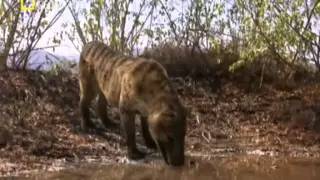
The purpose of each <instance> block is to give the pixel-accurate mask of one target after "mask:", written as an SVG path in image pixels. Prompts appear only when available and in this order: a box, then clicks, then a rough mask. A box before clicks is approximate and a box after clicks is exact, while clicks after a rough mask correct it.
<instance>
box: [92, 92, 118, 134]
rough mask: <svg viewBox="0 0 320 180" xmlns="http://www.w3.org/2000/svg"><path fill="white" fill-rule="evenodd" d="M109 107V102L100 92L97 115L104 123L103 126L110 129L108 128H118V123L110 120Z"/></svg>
mask: <svg viewBox="0 0 320 180" xmlns="http://www.w3.org/2000/svg"><path fill="white" fill-rule="evenodd" d="M107 107H108V101H107V99H106V98H105V96H104V95H103V93H102V92H101V91H100V92H99V94H98V102H97V113H98V116H99V118H100V120H101V122H102V124H103V125H104V126H105V127H106V128H108V127H115V126H117V123H115V122H114V121H112V120H110V119H109V117H108V113H107Z"/></svg>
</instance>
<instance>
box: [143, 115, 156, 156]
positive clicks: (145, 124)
mask: <svg viewBox="0 0 320 180" xmlns="http://www.w3.org/2000/svg"><path fill="white" fill-rule="evenodd" d="M140 123H141V129H142V136H143V139H144V142H145V144H146V146H147V147H148V148H150V149H154V150H156V149H157V145H156V143H155V142H154V140H153V139H152V137H151V134H150V131H149V125H148V118H147V117H145V116H142V115H140Z"/></svg>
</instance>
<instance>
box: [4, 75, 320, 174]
mask: <svg viewBox="0 0 320 180" xmlns="http://www.w3.org/2000/svg"><path fill="white" fill-rule="evenodd" d="M173 81H174V84H175V86H176V88H177V91H178V93H179V95H180V97H181V99H182V100H183V102H184V103H185V105H186V107H188V108H189V109H190V116H189V117H188V133H187V137H186V150H187V151H186V153H187V155H188V156H192V157H197V156H201V157H202V158H204V159H210V158H212V157H213V156H225V155H243V154H256V155H271V156H282V155H284V156H308V157H319V152H320V133H319V132H320V109H319V107H320V106H319V102H320V85H319V83H308V84H304V85H299V86H296V87H294V88H291V89H285V88H278V87H276V86H275V85H272V84H262V86H261V88H258V87H256V88H250V89H248V88H244V87H243V86H240V85H239V84H237V83H235V82H232V81H229V80H221V82H220V84H221V85H220V86H219V87H218V88H217V87H216V84H215V82H214V81H213V80H212V79H210V78H207V79H202V80H194V79H191V78H175V79H173ZM78 91H79V87H78V81H77V75H73V74H70V73H60V74H59V75H53V74H52V73H49V72H39V71H13V70H10V71H9V72H4V73H2V74H0V176H5V175H15V174H21V173H27V172H37V171H38V170H50V171H54V170H59V169H61V168H65V167H68V166H69V165H72V164H74V163H79V162H83V161H85V162H91V161H95V162H118V163H121V162H126V158H124V157H125V151H124V139H123V133H122V129H120V128H114V129H105V130H103V131H99V132H97V133H95V134H85V133H83V132H81V130H80V128H79V125H80V117H79V111H78V101H79V95H78ZM109 114H110V117H111V118H112V119H113V120H115V121H116V122H118V123H119V115H118V113H117V110H116V109H109ZM97 123H99V122H97ZM137 127H138V128H139V123H138V121H137ZM139 132H140V131H139V130H138V133H139ZM139 137H140V138H139V139H138V142H139V144H140V145H141V146H139V147H140V148H142V149H144V150H145V151H148V150H147V149H146V148H145V147H144V144H143V142H142V140H141V136H140V134H139ZM150 153H151V154H150V156H149V157H148V158H146V160H144V161H143V162H144V163H145V164H148V163H149V164H157V163H162V162H161V161H160V160H159V159H160V156H159V155H158V154H156V153H152V152H150Z"/></svg>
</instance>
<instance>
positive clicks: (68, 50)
mask: <svg viewBox="0 0 320 180" xmlns="http://www.w3.org/2000/svg"><path fill="white" fill-rule="evenodd" d="M205 1H208V0H205ZM209 1H210V0H209ZM219 1H221V0H219ZM56 2H57V3H55V6H56V7H54V8H53V9H55V10H53V12H51V14H50V15H49V16H48V17H47V18H48V19H52V18H53V16H54V14H56V13H57V11H58V10H59V9H60V8H61V7H59V5H58V3H62V4H65V1H64V0H57V1H56ZM141 2H142V0H134V1H133V4H132V5H131V10H133V11H135V12H138V11H139V8H140V3H141ZM168 2H169V3H170V4H172V5H174V7H175V8H177V9H179V10H180V12H181V9H182V4H181V3H180V2H181V1H174V0H169V1H168ZM78 5H80V6H82V7H89V4H88V3H83V2H81V1H79V4H78ZM184 5H185V6H186V4H184ZM146 12H148V10H147V11H146ZM170 15H171V16H172V19H175V18H177V17H178V11H174V12H172V13H171V14H170ZM145 17H146V16H142V19H144V18H145ZM79 18H80V19H83V17H79ZM158 21H161V19H160V20H159V19H158ZM64 22H73V18H72V16H71V13H70V11H69V10H68V9H66V10H65V11H64V13H63V15H62V16H61V18H60V19H59V20H58V21H57V22H56V23H55V24H54V26H53V27H52V28H50V29H49V30H48V31H47V32H46V33H45V34H44V35H43V38H41V40H40V41H39V43H38V45H37V47H46V46H51V45H54V44H53V43H52V42H49V43H48V40H49V39H50V38H51V37H52V36H53V35H54V33H56V32H59V31H61V24H62V23H64ZM132 25H133V21H132V20H131V21H130V20H128V21H127V28H126V29H127V30H128V31H129V30H130V29H131V27H132ZM166 28H168V27H166ZM140 41H141V43H142V45H140V46H141V48H143V47H145V46H146V44H147V38H146V37H142V38H141V39H140ZM61 45H62V47H59V48H55V53H57V54H59V55H63V56H73V55H75V54H76V55H78V54H79V52H78V50H77V49H76V48H74V45H73V44H72V42H71V41H70V40H68V39H64V40H63V41H62V44H61ZM139 48H140V47H139ZM46 50H47V51H49V52H52V51H53V50H52V49H46Z"/></svg>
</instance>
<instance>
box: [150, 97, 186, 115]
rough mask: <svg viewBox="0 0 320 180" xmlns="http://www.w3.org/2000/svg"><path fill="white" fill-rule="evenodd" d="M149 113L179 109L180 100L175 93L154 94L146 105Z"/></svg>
mask: <svg viewBox="0 0 320 180" xmlns="http://www.w3.org/2000/svg"><path fill="white" fill-rule="evenodd" d="M148 107H149V110H148V113H149V115H151V114H158V113H159V112H164V111H166V110H169V111H179V110H180V109H181V107H182V106H181V104H180V100H179V99H178V96H177V95H176V94H169V95H168V94H161V95H159V96H155V97H154V98H153V101H152V102H151V103H149V105H148Z"/></svg>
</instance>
